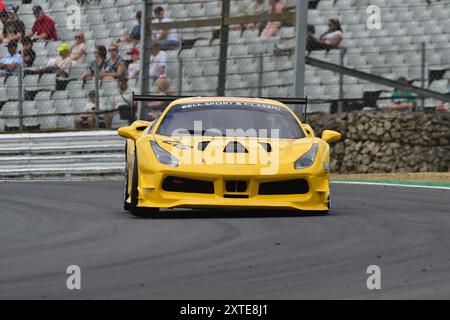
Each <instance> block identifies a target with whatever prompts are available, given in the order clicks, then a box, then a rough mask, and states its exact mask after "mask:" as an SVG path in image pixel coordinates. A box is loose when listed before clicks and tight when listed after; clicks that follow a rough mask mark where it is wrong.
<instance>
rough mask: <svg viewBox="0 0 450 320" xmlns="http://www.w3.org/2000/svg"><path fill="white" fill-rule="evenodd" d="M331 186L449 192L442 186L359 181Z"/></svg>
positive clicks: (343, 182) (339, 182)
mask: <svg viewBox="0 0 450 320" xmlns="http://www.w3.org/2000/svg"><path fill="white" fill-rule="evenodd" d="M331 183H332V184H354V185H363V186H381V187H402V188H421V189H437V190H450V187H444V186H425V185H416V184H411V185H410V184H398V183H385V182H359V181H332V182H331Z"/></svg>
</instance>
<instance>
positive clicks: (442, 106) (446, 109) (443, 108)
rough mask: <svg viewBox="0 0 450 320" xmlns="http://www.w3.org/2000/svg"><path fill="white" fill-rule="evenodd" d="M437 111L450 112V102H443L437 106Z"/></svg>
mask: <svg viewBox="0 0 450 320" xmlns="http://www.w3.org/2000/svg"><path fill="white" fill-rule="evenodd" d="M436 112H437V113H449V112H450V104H449V103H448V102H441V103H440V104H439V105H438V106H437V107H436Z"/></svg>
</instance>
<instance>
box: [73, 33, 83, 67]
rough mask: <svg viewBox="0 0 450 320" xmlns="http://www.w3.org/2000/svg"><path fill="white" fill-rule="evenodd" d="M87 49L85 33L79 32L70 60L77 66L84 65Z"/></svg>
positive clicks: (76, 35) (76, 34)
mask: <svg viewBox="0 0 450 320" xmlns="http://www.w3.org/2000/svg"><path fill="white" fill-rule="evenodd" d="M86 56H87V49H86V39H85V37H84V33H83V32H81V31H78V32H76V33H75V44H74V45H73V47H72V53H71V55H70V58H71V59H72V61H73V62H74V63H75V64H83V63H85V62H86Z"/></svg>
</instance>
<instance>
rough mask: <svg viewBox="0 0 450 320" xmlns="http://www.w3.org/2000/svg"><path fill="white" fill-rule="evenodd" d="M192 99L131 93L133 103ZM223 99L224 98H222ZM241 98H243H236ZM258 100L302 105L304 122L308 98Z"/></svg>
mask: <svg viewBox="0 0 450 320" xmlns="http://www.w3.org/2000/svg"><path fill="white" fill-rule="evenodd" d="M187 98H194V96H156V95H137V94H134V92H133V102H141V101H143V102H153V101H162V102H173V101H176V100H179V99H187ZM200 98H218V97H217V96H216V97H203V96H202V97H200ZM224 98H225V97H224ZM238 98H243V99H245V97H238ZM258 99H267V100H275V101H278V102H281V103H284V104H288V105H304V106H305V109H304V115H303V116H304V121H306V112H307V110H308V97H306V98H274V97H260V98H258Z"/></svg>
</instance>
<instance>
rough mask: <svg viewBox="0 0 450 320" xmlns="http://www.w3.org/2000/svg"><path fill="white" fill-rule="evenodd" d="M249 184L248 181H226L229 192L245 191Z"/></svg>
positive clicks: (226, 188)
mask: <svg viewBox="0 0 450 320" xmlns="http://www.w3.org/2000/svg"><path fill="white" fill-rule="evenodd" d="M247 185H248V183H247V181H226V182H225V190H226V191H227V192H245V191H247Z"/></svg>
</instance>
